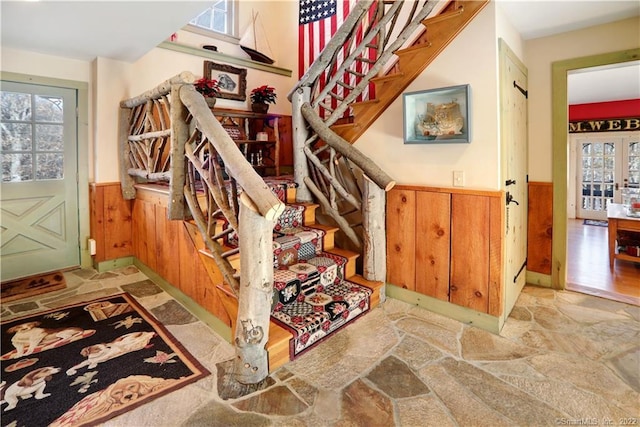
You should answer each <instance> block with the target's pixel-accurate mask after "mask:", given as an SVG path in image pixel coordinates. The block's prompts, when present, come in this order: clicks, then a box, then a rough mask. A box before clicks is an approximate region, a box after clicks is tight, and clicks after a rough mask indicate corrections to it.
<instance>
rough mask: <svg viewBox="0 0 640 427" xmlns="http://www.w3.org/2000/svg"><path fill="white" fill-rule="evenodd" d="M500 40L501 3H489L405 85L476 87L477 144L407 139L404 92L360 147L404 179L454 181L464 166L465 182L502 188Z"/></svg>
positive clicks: (473, 95)
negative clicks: (407, 141)
mask: <svg viewBox="0 0 640 427" xmlns="http://www.w3.org/2000/svg"><path fill="white" fill-rule="evenodd" d="M497 70H498V44H497V33H496V8H495V3H493V2H491V3H489V4H488V5H487V6H486V7H485V8H484V9H483V10H482V11H481V12H480V13H479V14H478V16H477V17H476V18H475V19H474V20H473V21H472V22H471V23H470V24H469V26H468V27H467V28H465V29H464V30H463V31H462V33H460V35H459V36H458V37H457V38H456V39H455V40H454V41H453V42H452V43H451V44H450V45H449V47H447V48H446V49H445V50H444V51H443V52H442V53H441V54H440V56H438V57H437V58H436V59H435V61H434V62H433V63H432V64H431V65H430V66H429V67H428V68H427V69H426V70H425V71H424V72H423V73H422V74H421V75H420V76H419V77H418V78H417V79H416V80H415V81H414V82H413V83H411V85H409V87H408V88H407V89H406V90H405V93H406V92H414V91H421V90H425V89H433V88H438V87H446V86H455V85H462V84H469V85H470V86H471V108H470V116H471V117H470V121H471V126H470V128H471V143H469V144H404V140H403V131H402V120H403V119H402V97H400V98H398V99H396V100H395V101H394V102H393V103H392V104H391V106H390V107H389V108H388V109H387V110H386V111H385V112H384V113H383V114H382V115H381V116H380V118H379V119H378V120H377V121H376V123H374V124H373V126H371V128H369V130H367V132H365V133H364V135H363V136H362V137H360V139H359V140H358V141H357V142H356V144H355V146H356V147H357V148H358V149H360V150H362V151H363V152H364V153H365V154H366V155H368V156H369V157H371V158H372V159H373V160H374V161H375V162H376V163H378V164H379V165H380V166H381V167H382V168H383V169H384V170H385V171H386V172H387V173H388V174H389V175H391V177H392V178H393V179H395V180H396V181H397V182H399V183H402V184H423V185H434V186H452V184H453V171H463V172H464V174H465V187H470V188H484V189H498V188H500V185H499V175H500V173H499V170H500V162H499V161H500V150H499V143H498V140H499V126H498V78H497V75H498V71H497Z"/></svg>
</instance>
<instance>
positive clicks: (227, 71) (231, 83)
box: [203, 61, 247, 101]
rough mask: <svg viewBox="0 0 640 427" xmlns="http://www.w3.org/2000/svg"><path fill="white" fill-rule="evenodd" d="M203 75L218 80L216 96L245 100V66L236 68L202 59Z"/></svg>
mask: <svg viewBox="0 0 640 427" xmlns="http://www.w3.org/2000/svg"><path fill="white" fill-rule="evenodd" d="M203 76H204V77H207V78H210V79H216V80H217V81H218V84H219V86H220V94H219V95H218V96H217V98H223V99H235V100H237V101H245V100H246V99H247V69H246V68H236V67H232V66H231V65H227V64H216V63H215V62H211V61H204V73H203Z"/></svg>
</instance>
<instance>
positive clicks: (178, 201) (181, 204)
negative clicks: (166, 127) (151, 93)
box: [168, 84, 189, 219]
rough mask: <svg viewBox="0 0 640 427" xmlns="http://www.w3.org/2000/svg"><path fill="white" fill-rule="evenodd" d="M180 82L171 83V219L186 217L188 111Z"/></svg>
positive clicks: (169, 212) (169, 213) (169, 210)
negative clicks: (185, 187) (185, 148)
mask: <svg viewBox="0 0 640 427" xmlns="http://www.w3.org/2000/svg"><path fill="white" fill-rule="evenodd" d="M180 86H181V85H180V84H173V85H171V93H170V106H169V108H170V116H171V179H170V181H169V209H168V215H169V219H186V215H187V214H186V212H187V207H186V206H185V199H184V185H185V157H184V146H185V143H186V142H187V140H188V139H189V126H188V124H187V123H186V121H185V117H186V116H187V111H186V108H185V106H184V104H182V101H181V100H180Z"/></svg>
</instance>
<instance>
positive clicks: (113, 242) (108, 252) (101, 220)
mask: <svg viewBox="0 0 640 427" xmlns="http://www.w3.org/2000/svg"><path fill="white" fill-rule="evenodd" d="M89 206H90V210H91V219H90V227H91V238H92V239H94V240H95V241H96V254H95V256H94V258H93V260H94V262H96V263H100V262H102V261H106V260H111V259H117V258H124V257H127V256H132V255H133V237H132V218H131V214H132V206H133V203H132V201H131V200H124V199H123V198H122V190H121V188H120V183H119V182H109V183H91V184H90V185H89Z"/></svg>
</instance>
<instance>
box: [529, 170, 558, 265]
mask: <svg viewBox="0 0 640 427" xmlns="http://www.w3.org/2000/svg"><path fill="white" fill-rule="evenodd" d="M528 210H529V223H528V226H527V270H528V271H534V272H536V273H541V274H548V275H550V274H551V242H552V239H553V185H552V183H551V182H530V183H529V207H528Z"/></svg>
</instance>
